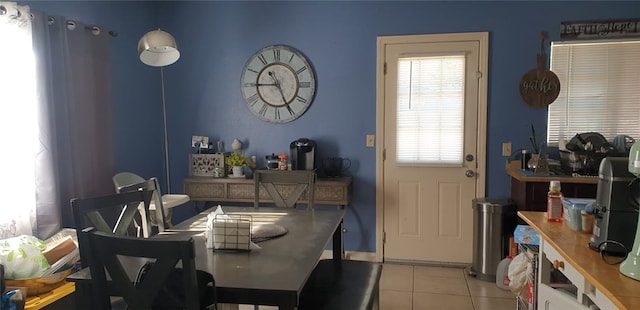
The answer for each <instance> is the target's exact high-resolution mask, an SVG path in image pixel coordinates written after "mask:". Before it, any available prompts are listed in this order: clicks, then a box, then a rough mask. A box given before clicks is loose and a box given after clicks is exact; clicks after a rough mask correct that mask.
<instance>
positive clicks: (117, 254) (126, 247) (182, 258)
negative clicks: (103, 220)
mask: <svg viewBox="0 0 640 310" xmlns="http://www.w3.org/2000/svg"><path fill="white" fill-rule="evenodd" d="M78 237H79V243H80V246H81V247H85V248H88V250H87V253H88V255H89V261H90V266H89V268H90V271H91V292H92V293H91V295H92V299H93V308H94V309H120V308H122V309H130V310H131V309H133V310H136V309H187V310H196V309H207V308H213V307H215V281H214V279H213V276H212V275H211V274H209V273H206V272H203V271H196V267H195V248H194V241H193V239H192V238H189V239H188V240H185V239H182V240H175V239H168V238H149V239H142V238H132V237H127V236H114V235H111V234H106V233H103V232H100V231H97V230H96V229H95V228H93V227H89V228H86V229H84V230H82V232H81V233H80V235H79V236H78ZM140 258H143V259H149V260H150V261H153V262H152V263H147V264H145V265H143V266H145V267H148V268H143V269H141V270H144V274H143V276H141V275H140V274H138V275H137V276H131V274H130V273H127V271H126V270H128V268H129V266H128V265H127V263H128V262H129V261H127V259H131V260H133V261H139V260H136V259H140ZM107 272H108V275H107ZM112 296H117V297H121V298H117V297H116V298H111V297H112Z"/></svg>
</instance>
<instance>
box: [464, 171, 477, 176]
mask: <svg viewBox="0 0 640 310" xmlns="http://www.w3.org/2000/svg"><path fill="white" fill-rule="evenodd" d="M464 175H466V176H467V177H468V178H473V177H474V176H475V175H476V174H475V173H474V172H473V170H467V171H466V172H465V173H464Z"/></svg>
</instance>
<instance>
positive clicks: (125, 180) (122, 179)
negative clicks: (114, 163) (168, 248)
mask: <svg viewBox="0 0 640 310" xmlns="http://www.w3.org/2000/svg"><path fill="white" fill-rule="evenodd" d="M112 179H113V184H114V186H115V188H116V192H117V193H124V192H130V191H137V190H139V189H146V190H149V191H153V196H152V197H151V202H152V203H153V204H154V205H155V206H156V207H155V213H154V215H155V217H154V218H153V219H152V220H151V224H152V225H157V226H158V231H159V232H164V231H165V229H167V227H166V222H167V217H168V215H167V214H166V212H167V211H166V210H165V208H164V202H163V201H162V191H161V189H160V183H159V182H158V179H157V178H155V177H152V178H149V179H148V180H145V179H143V178H142V177H141V176H139V175H137V174H134V173H131V172H120V173H117V174H116V175H114V176H113V178H112ZM158 206H163V207H161V208H160V207H158ZM143 224H144V223H143ZM143 231H145V230H144V229H143Z"/></svg>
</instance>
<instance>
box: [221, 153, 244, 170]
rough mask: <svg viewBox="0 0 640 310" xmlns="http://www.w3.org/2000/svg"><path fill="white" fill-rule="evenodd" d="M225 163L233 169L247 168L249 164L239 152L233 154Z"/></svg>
mask: <svg viewBox="0 0 640 310" xmlns="http://www.w3.org/2000/svg"><path fill="white" fill-rule="evenodd" d="M224 162H225V163H226V164H227V165H229V166H232V167H245V166H247V164H248V163H249V161H248V160H247V158H246V157H244V156H242V154H240V153H238V152H234V153H231V155H229V157H227V158H226V159H225V160H224Z"/></svg>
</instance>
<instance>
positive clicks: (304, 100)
mask: <svg viewBox="0 0 640 310" xmlns="http://www.w3.org/2000/svg"><path fill="white" fill-rule="evenodd" d="M296 100H298V101H300V102H302V103H307V99H304V98H302V97H300V96H296Z"/></svg>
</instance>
